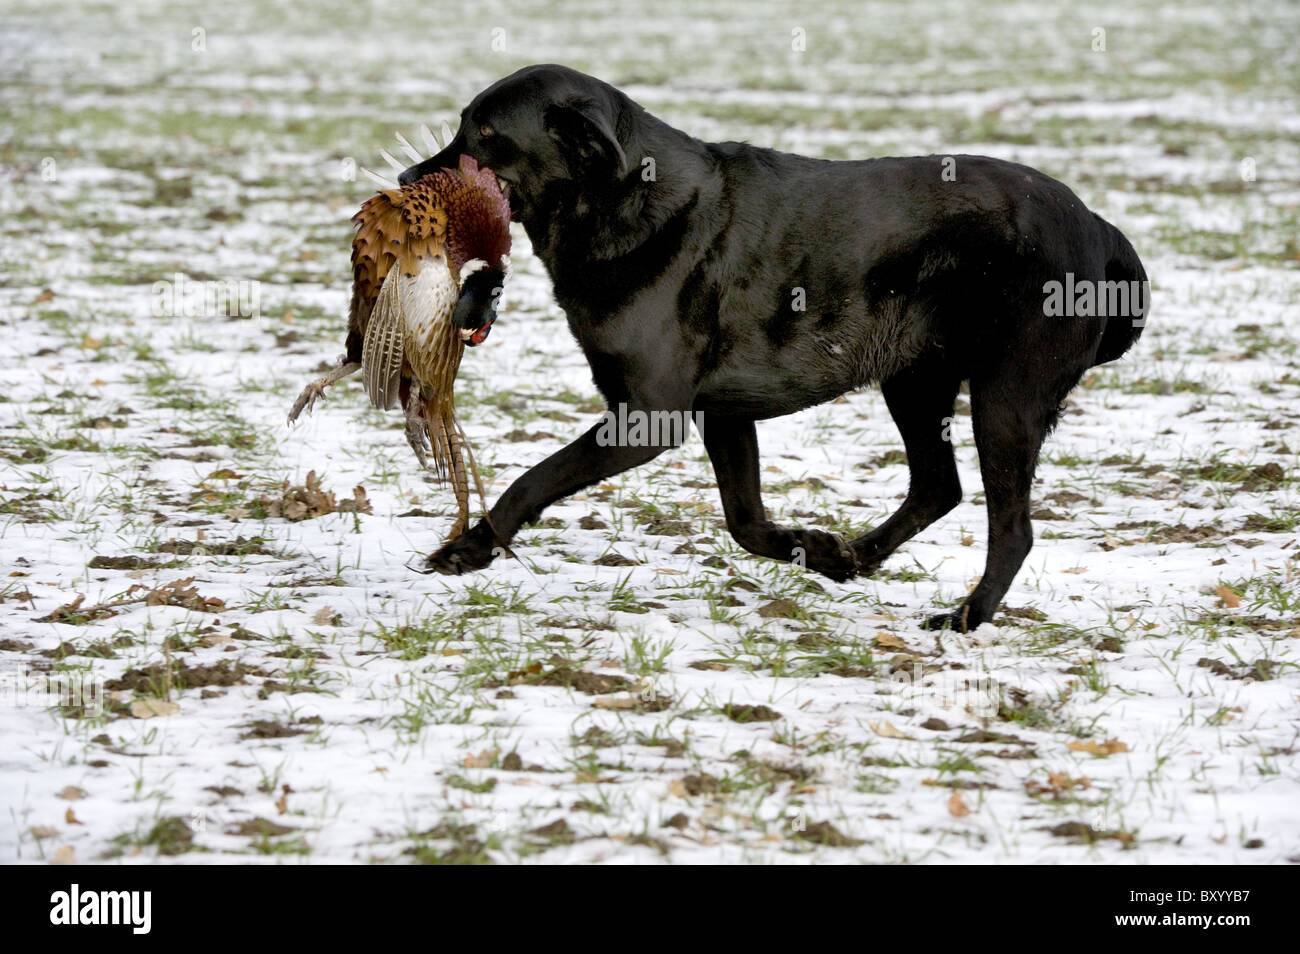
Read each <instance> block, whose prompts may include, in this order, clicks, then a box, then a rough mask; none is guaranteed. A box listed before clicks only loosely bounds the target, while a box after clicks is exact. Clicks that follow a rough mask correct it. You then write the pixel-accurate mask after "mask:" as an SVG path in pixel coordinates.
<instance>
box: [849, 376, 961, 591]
mask: <svg viewBox="0 0 1300 954" xmlns="http://www.w3.org/2000/svg"><path fill="white" fill-rule="evenodd" d="M960 386H961V379H960V377H958V376H957V374H956V373H955V372H952V371H950V370H948V369H946V368H943V367H939V366H937V365H934V364H924V365H915V366H913V367H911V368H908V369H906V370H904V371H901V372H899V373H898V374H896V375H894V376H893V377H892V378H890V379H889V380H887V381H885V382H884V383H883V384H882V385H881V391H882V392H883V393H884V395H885V404H886V405H887V406H888V407H889V413H890V414H892V415H893V417H894V423H895V424H897V425H898V430H899V433H900V434H902V436H903V446H904V447H905V448H906V449H907V467H908V486H907V498H906V499H905V500H904V501H903V505H902V506H901V507H899V508H898V510H896V511H895V512H894V514H893V515H892V516H891V517H890V518H889V519H888V520H886V521H885V522H884V523H882V524H881V525H880V526H878V527H876V528H875V529H873V530H871V531H870V532H869V533H866V534H863V535H862V536H860V537H858V538H857V539H856V540H854V541H853V543H852V544H851V546H852V547H853V551H854V553H855V554H856V555H857V558H858V563H859V565H860V566H861V568H862V572H863V573H872V572H874V571H875V570H876V568H877V567H879V566H880V564H881V563H882V562H883V561H884V560H885V558H886V557H887V556H889V555H890V554H891V553H893V552H894V551H895V550H897V549H898V548H899V547H900V546H902V545H903V544H904V543H906V542H907V541H908V540H910V539H911V538H912V537H914V536H916V535H917V534H918V533H920V532H921V531H922V530H924V529H925V528H926V527H928V526H930V524H932V523H934V522H935V521H936V520H938V519H939V518H940V517H942V516H943V515H944V514H946V513H947V512H948V511H949V510H951V509H952V508H953V507H955V506H957V504H958V503H960V502H961V481H960V480H959V479H958V477H957V463H956V461H955V460H954V459H953V454H952V439H951V437H952V433H951V431H952V429H951V424H952V418H951V415H952V406H953V400H954V399H955V398H956V397H957V389H958V388H959V387H960Z"/></svg>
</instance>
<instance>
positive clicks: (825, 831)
mask: <svg viewBox="0 0 1300 954" xmlns="http://www.w3.org/2000/svg"><path fill="white" fill-rule="evenodd" d="M794 836H795V837H796V838H798V839H799V840H800V841H809V842H812V843H813V844H815V845H825V846H826V847H827V848H855V847H857V846H858V845H861V844H864V842H863V841H862V840H860V839H858V838H850V837H849V836H848V835H846V834H844V833H843V832H842V831H840V830H839V829H838V828H836V827H835V826H834V825H832V824H831V823H830V822H825V821H823V822H809V823H808V824H807V825H805V826H803V828H802V829H796V830H795V833H794Z"/></svg>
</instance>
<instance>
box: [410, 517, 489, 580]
mask: <svg viewBox="0 0 1300 954" xmlns="http://www.w3.org/2000/svg"><path fill="white" fill-rule="evenodd" d="M495 557H496V548H495V547H494V546H493V545H492V531H491V530H490V529H488V528H487V527H486V525H485V524H482V523H480V524H478V525H476V526H474V527H473V528H471V529H469V530H466V531H465V532H464V533H462V534H461V535H460V536H458V537H457V538H456V539H455V540H452V541H451V542H450V543H448V544H446V545H445V546H444V547H442V549H440V550H438V551H437V552H435V553H431V554H429V556H428V557H427V558H426V559H425V561H424V569H425V571H426V572H429V573H442V574H444V575H446V576H459V575H460V574H462V573H471V572H473V571H474V570H481V569H483V568H484V567H485V566H487V565H488V564H489V563H491V562H492V560H493V559H494V558H495Z"/></svg>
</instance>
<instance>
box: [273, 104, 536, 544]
mask: <svg viewBox="0 0 1300 954" xmlns="http://www.w3.org/2000/svg"><path fill="white" fill-rule="evenodd" d="M425 136H426V139H428V140H430V141H432V142H433V143H434V144H435V145H436V141H433V137H432V134H430V133H429V132H428V131H427V129H426V131H425ZM398 139H399V141H401V143H402V145H403V146H404V147H406V149H407V151H408V152H409V153H411V154H412V155H414V156H417V157H418V153H415V152H414V150H412V149H411V148H410V146H409V143H407V142H406V140H405V139H403V138H402V137H401V136H400V135H399V136H398ZM384 157H385V158H386V159H389V161H390V162H392V163H393V164H394V165H397V163H396V161H395V160H392V159H391V157H389V156H388V154H387V153H384ZM363 171H364V172H366V173H367V174H369V175H370V176H371V177H372V178H374V179H376V180H378V181H379V182H381V183H382V184H388V185H393V184H391V183H387V182H386V181H385V180H383V179H380V177H378V176H376V175H375V174H374V173H371V172H370V171H369V170H363ZM352 221H353V222H356V223H357V233H356V236H355V237H354V238H353V240H352V305H351V308H350V311H349V317H348V333H347V343H346V354H344V356H343V358H342V360H341V362H340V365H339V367H338V368H336V369H335V370H333V371H331V372H330V373H329V374H327V375H325V376H324V377H321V378H319V379H317V380H315V381H313V382H311V383H310V384H308V385H307V387H305V388H304V389H303V391H302V394H301V395H299V397H298V400H297V401H296V402H294V405H293V407H292V408H291V409H290V411H289V423H290V424H292V423H293V422H294V421H295V420H296V419H297V418H298V415H299V414H301V413H302V411H303V410H304V409H305V410H307V411H308V412H309V413H310V411H311V408H312V406H313V404H314V403H315V402H316V399H317V398H319V397H322V396H323V395H324V392H325V389H326V388H327V387H329V386H330V385H331V384H333V383H335V382H336V381H339V380H340V379H342V378H344V377H347V376H348V375H350V374H354V373H355V372H357V371H361V372H362V377H363V379H364V382H365V389H366V394H367V395H369V397H370V403H371V404H372V405H373V406H374V407H378V408H385V409H387V408H391V407H393V406H395V405H397V404H399V403H400V404H401V406H402V408H403V409H404V411H405V413H406V439H407V441H408V442H409V443H410V445H411V448H412V450H414V451H415V455H416V457H417V458H418V459H419V461H420V464H421V466H423V467H428V466H429V459H430V458H432V460H433V463H434V467H433V469H434V470H435V472H436V473H437V474H438V476H439V477H440V478H442V479H444V480H446V479H448V478H449V479H450V481H451V485H452V490H453V492H454V493H455V495H456V502H457V507H458V516H457V520H456V522H455V524H454V525H453V527H452V530H451V533H450V535H449V537H448V539H453V538H455V537H456V536H457V535H459V534H460V533H461V532H462V531H463V530H464V529H465V528H466V527H467V526H468V524H469V480H468V473H470V472H472V473H473V474H474V478H475V482H476V483H477V481H478V475H477V471H476V469H475V468H474V467H473V454H472V452H471V453H470V471H469V472H467V470H466V467H465V451H466V450H468V443H467V441H466V438H465V434H464V431H463V430H462V429H461V426H460V423H459V422H458V421H457V420H456V408H455V403H454V400H453V395H452V385H453V383H454V381H455V379H456V373H457V371H458V370H459V369H460V361H461V356H462V355H463V354H464V350H465V346H466V345H469V346H471V347H472V346H474V345H477V344H480V343H481V342H482V341H483V340H484V339H485V338H486V337H487V335H488V333H489V331H491V328H492V322H493V321H494V320H495V318H496V315H495V306H496V296H497V293H498V292H499V290H500V287H501V284H502V282H504V280H505V273H506V270H507V267H508V264H509V258H508V256H509V252H510V206H509V204H508V203H507V201H506V198H505V196H504V194H503V193H502V191H501V187H500V185H499V183H498V181H497V177H496V175H495V174H494V173H493V172H492V171H491V170H490V169H488V168H486V167H484V168H480V167H479V166H478V164H477V162H476V161H475V160H474V159H473V158H471V157H470V156H461V157H460V165H459V168H457V169H454V170H453V169H443V170H440V171H438V172H435V173H432V174H431V175H427V176H425V177H424V178H422V179H420V180H419V181H417V182H414V183H411V184H410V185H407V186H403V187H400V188H397V187H393V188H386V189H382V190H380V191H379V193H378V194H376V195H374V196H371V197H370V198H369V199H367V200H366V202H365V203H364V204H363V205H362V206H361V211H359V212H358V213H357V214H356V215H354V216H353V217H352ZM478 492H479V495H480V497H481V496H482V495H483V490H482V487H481V486H479V487H478Z"/></svg>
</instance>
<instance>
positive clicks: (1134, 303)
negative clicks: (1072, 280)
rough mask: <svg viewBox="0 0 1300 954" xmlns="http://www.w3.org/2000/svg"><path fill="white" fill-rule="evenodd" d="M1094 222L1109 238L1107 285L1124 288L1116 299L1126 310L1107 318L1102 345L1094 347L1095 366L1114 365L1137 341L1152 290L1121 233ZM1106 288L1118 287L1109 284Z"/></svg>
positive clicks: (1145, 316)
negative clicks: (1095, 351)
mask: <svg viewBox="0 0 1300 954" xmlns="http://www.w3.org/2000/svg"><path fill="white" fill-rule="evenodd" d="M1097 221H1098V222H1100V223H1101V225H1102V226H1103V227H1104V228H1105V229H1106V231H1107V232H1108V233H1109V235H1110V238H1111V245H1112V250H1111V257H1110V261H1108V262H1107V263H1106V281H1107V283H1111V282H1122V283H1124V284H1123V287H1122V289H1120V291H1122V292H1123V294H1119V295H1118V296H1117V297H1116V298H1112V299H1111V300H1119V301H1124V302H1126V307H1123V308H1120V309H1118V311H1119V313H1118V314H1112V315H1110V316H1108V318H1107V321H1106V328H1105V330H1103V331H1102V333H1101V344H1100V345H1099V346H1098V347H1097V357H1096V360H1095V361H1094V362H1093V364H1094V365H1097V364H1105V363H1106V362H1107V361H1114V360H1115V359H1116V358H1118V357H1120V356H1121V355H1122V354H1124V352H1126V351H1128V349H1129V348H1131V347H1133V342H1135V341H1137V339H1138V336H1139V335H1141V334H1142V329H1144V328H1145V327H1146V323H1147V314H1148V312H1150V310H1151V286H1150V285H1149V284H1148V283H1147V273H1146V269H1145V268H1143V267H1142V260H1141V259H1140V258H1138V254H1137V252H1136V251H1135V250H1134V249H1133V246H1132V245H1131V244H1130V243H1129V240H1128V239H1126V238H1125V237H1124V233H1123V232H1121V231H1120V230H1119V229H1117V228H1115V226H1113V225H1111V224H1110V223H1109V222H1107V221H1106V220H1105V219H1103V218H1101V216H1097ZM1107 287H1108V288H1111V289H1116V288H1118V286H1116V285H1110V284H1108V286H1107Z"/></svg>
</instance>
